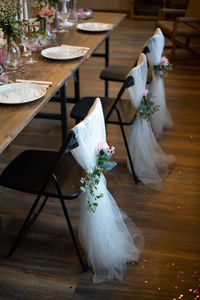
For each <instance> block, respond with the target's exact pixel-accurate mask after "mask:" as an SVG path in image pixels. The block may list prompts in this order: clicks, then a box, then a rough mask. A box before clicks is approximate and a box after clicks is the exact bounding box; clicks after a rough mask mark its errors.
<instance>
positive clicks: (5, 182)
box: [0, 150, 82, 199]
mask: <svg viewBox="0 0 200 300" xmlns="http://www.w3.org/2000/svg"><path fill="white" fill-rule="evenodd" d="M57 155H58V152H54V151H42V150H26V151H24V152H22V153H21V154H20V155H18V156H17V157H16V158H15V159H14V160H13V161H12V162H11V163H10V164H9V165H8V166H7V167H6V168H5V170H4V171H3V172H2V174H1V175H0V184H1V185H2V186H5V187H7V188H11V189H15V190H18V191H22V192H26V193H31V194H38V193H39V191H40V189H41V187H42V185H43V183H44V180H45V179H46V177H47V174H48V173H49V172H50V171H51V169H50V168H51V167H52V163H53V162H54V161H55V159H56V157H57ZM54 173H55V174H56V176H57V178H58V180H59V184H60V187H61V190H62V193H63V196H64V198H65V199H74V198H77V197H78V195H79V194H80V178H81V174H82V169H81V167H80V166H79V165H78V164H77V163H76V162H75V160H74V158H73V156H72V155H71V154H70V153H68V154H66V155H65V156H64V158H63V159H61V160H60V162H59V163H58V165H57V167H56V169H55V172H54ZM42 194H43V195H47V194H48V196H49V197H54V198H57V197H58V193H57V190H56V188H55V184H54V183H53V180H52V179H51V180H50V181H49V183H48V185H47V187H46V189H45V191H44V192H43V193H42Z"/></svg>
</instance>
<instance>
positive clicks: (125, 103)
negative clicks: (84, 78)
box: [71, 97, 135, 125]
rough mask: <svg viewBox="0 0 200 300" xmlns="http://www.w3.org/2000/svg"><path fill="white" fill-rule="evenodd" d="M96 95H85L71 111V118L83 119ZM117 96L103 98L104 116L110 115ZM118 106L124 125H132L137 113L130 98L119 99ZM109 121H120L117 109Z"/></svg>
mask: <svg viewBox="0 0 200 300" xmlns="http://www.w3.org/2000/svg"><path fill="white" fill-rule="evenodd" d="M95 99H96V97H83V98H82V99H81V100H80V101H78V102H77V103H76V104H75V105H74V107H73V108H72V111H71V118H73V119H78V120H83V119H84V118H85V116H86V115H87V113H88V111H89V109H90V108H91V106H92V104H93V103H94V101H95ZM115 100H116V99H115V98H101V103H102V106H103V112H104V117H105V118H106V116H107V115H108V112H109V111H110V109H111V107H112V105H113V103H114V101H115ZM117 107H118V109H119V111H120V115H121V118H122V122H123V125H130V124H131V123H132V122H133V116H134V115H135V110H134V108H133V106H132V104H131V102H130V100H129V99H119V101H118V104H117ZM107 123H117V124H118V123H119V120H118V117H117V114H116V111H115V110H114V111H113V112H112V114H111V116H110V118H109V122H107Z"/></svg>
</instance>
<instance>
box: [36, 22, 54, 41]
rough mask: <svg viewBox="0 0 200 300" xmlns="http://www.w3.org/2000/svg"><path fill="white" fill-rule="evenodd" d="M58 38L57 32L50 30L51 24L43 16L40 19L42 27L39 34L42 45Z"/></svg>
mask: <svg viewBox="0 0 200 300" xmlns="http://www.w3.org/2000/svg"><path fill="white" fill-rule="evenodd" d="M55 38H56V35H55V33H51V32H50V30H49V25H48V24H47V20H46V19H45V18H42V19H41V20H40V28H39V36H38V40H39V42H40V44H41V45H42V46H47V45H48V44H50V43H51V42H52V41H54V40H55Z"/></svg>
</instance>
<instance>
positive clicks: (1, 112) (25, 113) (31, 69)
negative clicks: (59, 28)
mask: <svg viewBox="0 0 200 300" xmlns="http://www.w3.org/2000/svg"><path fill="white" fill-rule="evenodd" d="M124 18H125V15H124V14H119V13H100V12H96V13H94V14H93V18H92V19H90V20H89V21H91V22H105V23H112V24H113V27H112V29H111V30H109V31H106V32H100V33H88V32H84V31H78V30H77V29H76V28H73V29H70V30H69V32H66V33H59V34H57V44H58V45H61V44H68V45H73V46H83V47H89V48H90V50H89V51H88V52H87V53H86V54H85V56H84V57H82V58H78V59H74V60H70V61H57V60H48V59H45V58H43V57H42V56H41V55H40V53H35V54H34V55H33V56H34V58H35V59H36V60H37V61H38V63H36V64H33V65H25V66H24V67H22V68H20V69H19V70H17V72H15V73H13V72H12V77H13V79H14V80H15V79H17V78H20V79H22V78H23V79H31V80H42V81H52V82H53V85H52V87H49V88H48V89H47V93H46V95H45V96H44V97H43V98H41V99H39V100H37V101H34V102H31V103H27V104H18V105H17V104H16V105H4V104H1V105H0V153H1V152H3V150H4V149H5V148H6V147H7V146H8V145H9V144H10V143H11V141H12V140H13V139H14V138H15V137H16V136H17V135H18V134H19V133H20V132H21V130H22V129H23V128H24V127H25V126H26V125H27V124H28V123H29V122H30V121H31V120H32V119H33V118H34V117H35V116H36V114H37V113H38V112H39V111H40V110H41V109H42V108H43V107H44V106H45V105H46V103H47V102H48V101H49V100H50V99H51V98H52V97H53V96H54V95H55V94H56V93H57V91H59V90H60V89H61V88H62V87H63V86H64V84H65V82H66V81H67V80H68V78H69V77H70V76H72V75H73V74H74V73H75V72H76V71H77V70H78V68H79V67H80V65H81V64H82V63H84V61H86V60H88V59H89V58H90V57H91V56H92V55H93V54H94V52H95V51H96V50H97V48H98V47H99V46H100V45H101V44H102V43H103V42H104V41H105V40H106V39H107V38H108V37H109V35H110V34H111V33H112V31H113V30H114V29H115V28H116V27H117V26H118V25H119V23H120V22H121V21H122V20H123V19H124Z"/></svg>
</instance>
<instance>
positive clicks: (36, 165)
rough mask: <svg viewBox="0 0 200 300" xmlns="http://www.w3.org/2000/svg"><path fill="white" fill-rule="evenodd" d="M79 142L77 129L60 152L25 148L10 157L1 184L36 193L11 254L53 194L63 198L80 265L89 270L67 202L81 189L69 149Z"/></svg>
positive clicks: (0, 176)
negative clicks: (13, 157)
mask: <svg viewBox="0 0 200 300" xmlns="http://www.w3.org/2000/svg"><path fill="white" fill-rule="evenodd" d="M77 146H78V142H77V140H76V138H75V133H74V132H73V131H70V132H69V134H68V135H67V137H66V139H65V142H64V143H63V145H62V146H61V148H60V150H59V152H55V151H45V150H26V151H24V152H22V153H21V154H20V155H18V156H17V157H16V158H15V159H14V160H13V161H11V162H10V163H9V165H8V166H7V167H6V168H5V170H4V171H3V172H2V174H1V175H0V185H2V186H4V187H7V188H10V189H13V190H17V191H21V192H25V193H29V194H34V195H36V199H35V201H34V202H33V205H32V207H31V209H30V211H29V213H28V215H27V217H26V219H25V221H24V223H23V225H22V227H21V229H20V231H19V234H18V236H17V238H16V240H15V242H14V244H13V245H12V247H11V249H10V251H9V253H8V255H7V256H8V257H9V256H11V255H12V254H13V253H14V251H15V250H16V249H17V247H18V246H19V244H20V243H21V242H22V240H23V239H24V237H25V236H26V234H27V233H28V231H29V229H30V228H31V226H32V225H33V224H34V222H35V221H36V220H37V218H38V217H39V215H40V213H41V212H42V210H43V208H44V206H45V204H46V202H47V200H48V198H49V197H53V198H58V199H59V200H60V203H61V206H62V209H63V212H64V216H65V218H66V221H67V224H68V227H69V231H70V233H71V237H72V240H73V243H74V246H75V250H76V252H77V255H78V258H79V261H80V264H81V267H82V269H83V270H86V265H85V264H84V263H83V260H82V256H81V252H80V249H79V246H78V243H77V241H76V237H75V234H74V231H73V228H72V224H71V221H70V217H69V214H68V211H67V207H66V205H65V200H73V199H76V198H78V197H79V195H80V193H81V191H80V178H81V175H82V168H81V167H80V166H79V165H78V164H77V163H76V161H75V159H74V158H73V156H72V155H71V153H70V151H71V150H72V149H74V148H75V147H77Z"/></svg>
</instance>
